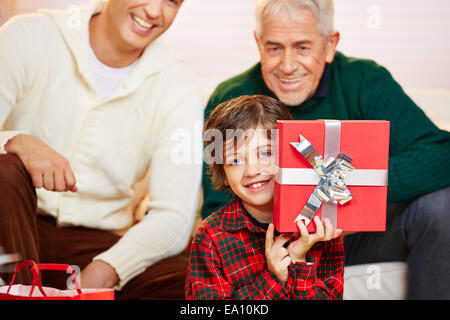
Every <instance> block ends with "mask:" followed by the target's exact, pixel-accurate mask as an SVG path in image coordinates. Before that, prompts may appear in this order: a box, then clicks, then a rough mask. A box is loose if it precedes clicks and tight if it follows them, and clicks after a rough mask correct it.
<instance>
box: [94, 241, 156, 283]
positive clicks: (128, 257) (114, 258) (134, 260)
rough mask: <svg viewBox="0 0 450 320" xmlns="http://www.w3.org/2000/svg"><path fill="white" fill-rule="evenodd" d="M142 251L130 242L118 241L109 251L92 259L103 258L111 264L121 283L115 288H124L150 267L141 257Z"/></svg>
mask: <svg viewBox="0 0 450 320" xmlns="http://www.w3.org/2000/svg"><path fill="white" fill-rule="evenodd" d="M141 256H142V251H141V252H138V250H136V249H134V248H130V246H129V244H126V245H124V244H122V243H121V241H120V240H119V242H117V243H116V244H115V245H114V246H112V247H111V248H110V249H108V250H107V251H105V252H103V253H101V254H99V255H97V256H95V257H94V258H93V259H92V261H95V260H102V261H104V262H106V263H108V264H109V265H111V266H112V267H113V268H114V270H115V271H116V273H117V275H118V277H119V279H120V280H119V283H118V284H117V285H116V286H115V287H114V290H122V288H123V287H124V286H125V285H126V284H127V283H128V281H130V280H131V279H133V278H135V277H136V276H137V275H139V274H141V273H142V272H144V271H145V269H146V268H147V267H148V266H147V265H146V264H145V261H144V260H142V259H140V258H139V257H141Z"/></svg>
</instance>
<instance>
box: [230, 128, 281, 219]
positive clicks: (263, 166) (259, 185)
mask: <svg viewBox="0 0 450 320" xmlns="http://www.w3.org/2000/svg"><path fill="white" fill-rule="evenodd" d="M268 130H270V129H268ZM245 137H246V139H245V141H242V142H240V143H238V144H237V145H234V144H233V145H232V143H233V142H232V141H227V145H226V147H225V150H227V151H226V154H225V159H226V161H225V165H224V171H225V175H226V184H227V185H229V186H230V188H231V190H232V191H233V192H234V193H235V194H236V195H237V196H238V197H239V198H240V199H241V201H242V204H243V206H244V208H245V209H246V210H247V211H248V212H249V213H250V214H251V215H252V216H254V217H255V218H256V219H257V220H259V221H260V222H271V221H272V214H273V191H274V176H275V170H276V169H275V168H276V167H275V154H274V153H275V146H274V142H273V143H272V141H271V139H268V137H267V129H264V128H258V129H256V130H255V129H249V130H247V131H246V134H245ZM272 150H273V151H272ZM272 152H273V154H272Z"/></svg>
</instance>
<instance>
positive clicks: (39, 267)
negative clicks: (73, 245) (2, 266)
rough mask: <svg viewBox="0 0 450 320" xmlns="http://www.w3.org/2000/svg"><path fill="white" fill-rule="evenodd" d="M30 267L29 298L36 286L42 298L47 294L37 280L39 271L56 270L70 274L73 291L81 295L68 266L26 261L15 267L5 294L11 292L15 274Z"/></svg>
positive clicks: (73, 272) (71, 270) (72, 271)
mask: <svg viewBox="0 0 450 320" xmlns="http://www.w3.org/2000/svg"><path fill="white" fill-rule="evenodd" d="M26 267H31V273H32V275H33V282H32V284H31V285H32V287H31V290H30V294H29V297H31V295H32V294H33V291H34V288H35V287H36V286H37V287H38V288H39V291H40V292H41V293H42V295H43V296H44V297H47V294H46V293H45V291H44V289H43V288H42V282H41V279H40V278H39V271H40V270H56V271H66V272H70V273H71V274H72V277H73V284H74V285H75V289H76V290H77V292H78V294H82V291H81V286H80V284H79V282H78V280H77V277H76V274H75V271H74V270H73V268H72V267H71V266H70V265H68V264H57V263H40V264H36V263H35V262H34V261H33V260H27V261H24V262H22V263H19V264H18V265H16V269H15V271H14V275H13V277H12V279H11V283H10V284H9V287H8V290H7V291H6V293H7V294H9V291H10V290H11V287H12V285H13V284H14V280H15V279H16V274H17V272H18V271H20V270H22V269H24V268H26Z"/></svg>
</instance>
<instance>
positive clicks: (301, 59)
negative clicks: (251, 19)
mask: <svg viewBox="0 0 450 320" xmlns="http://www.w3.org/2000/svg"><path fill="white" fill-rule="evenodd" d="M294 16H295V17H296V18H295V20H293V19H291V18H288V17H286V15H284V14H283V13H278V15H276V16H272V17H270V16H265V17H264V18H263V21H262V34H261V36H260V37H258V36H257V35H256V34H255V38H256V41H257V44H258V48H259V53H260V57H261V71H262V75H263V78H264V82H265V83H266V85H267V87H268V88H269V89H270V90H271V91H272V92H273V93H275V95H276V96H277V97H278V99H279V100H280V101H281V102H283V103H284V104H286V105H288V106H296V105H299V104H301V103H303V102H304V101H305V100H307V99H309V98H311V97H312V96H313V95H314V93H315V92H316V90H317V87H318V85H319V82H320V79H321V77H322V73H323V70H324V68H325V64H326V63H331V62H332V61H333V59H334V54H335V49H336V45H337V42H338V40H339V34H338V33H337V32H334V33H333V34H332V35H330V36H329V38H328V39H327V41H326V40H325V37H324V36H323V35H322V34H321V33H320V31H319V27H318V21H317V18H316V16H315V15H314V13H313V12H312V11H311V10H309V9H307V8H301V9H297V10H296V12H295V14H294Z"/></svg>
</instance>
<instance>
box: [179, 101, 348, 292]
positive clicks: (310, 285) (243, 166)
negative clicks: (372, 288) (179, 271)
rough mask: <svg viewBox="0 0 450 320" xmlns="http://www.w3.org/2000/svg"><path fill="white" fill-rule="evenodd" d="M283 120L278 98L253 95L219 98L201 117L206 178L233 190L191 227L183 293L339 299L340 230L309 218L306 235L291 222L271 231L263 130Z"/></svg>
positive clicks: (268, 156)
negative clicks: (287, 229)
mask: <svg viewBox="0 0 450 320" xmlns="http://www.w3.org/2000/svg"><path fill="white" fill-rule="evenodd" d="M289 119H291V116H290V113H289V110H288V109H287V108H286V107H285V106H284V105H282V104H281V103H280V102H278V101H276V100H274V99H272V98H270V97H267V96H262V95H257V96H241V97H238V98H235V99H232V100H228V101H226V102H223V103H222V104H220V105H219V106H217V107H216V108H215V109H214V111H213V112H212V113H211V115H210V117H209V119H208V120H207V122H206V124H205V144H206V149H205V150H212V152H211V156H212V157H214V159H213V161H212V162H211V164H210V173H211V174H212V181H213V183H214V185H215V187H216V189H218V190H221V191H224V190H227V189H231V191H232V192H233V194H234V195H235V196H234V198H233V199H232V200H231V201H230V202H229V203H228V205H227V206H225V207H223V208H222V209H220V210H219V211H217V212H215V213H213V214H212V215H210V216H209V217H208V218H207V219H205V220H204V221H203V222H202V223H201V225H200V226H199V229H198V232H197V234H196V235H195V237H194V240H193V242H192V246H191V253H190V265H189V269H188V273H187V277H186V284H185V290H186V298H187V299H342V292H343V265H344V248H343V244H342V238H341V237H340V234H341V232H342V230H339V229H337V230H334V228H333V226H332V225H331V223H330V221H329V220H327V219H326V220H325V221H321V220H320V219H319V218H317V217H316V218H314V223H315V224H316V227H317V231H316V233H314V234H309V233H308V231H307V230H306V227H305V225H304V224H303V222H299V223H298V228H299V231H300V232H299V233H297V234H292V235H289V234H275V236H274V233H275V232H276V231H275V230H274V226H273V224H272V223H271V222H272V216H273V190H274V177H275V174H276V166H275V163H274V158H275V138H272V137H271V134H269V133H271V132H273V131H274V130H272V129H274V128H275V124H276V121H277V120H289ZM230 129H231V130H230ZM236 132H238V134H236ZM211 133H214V140H213V139H209V138H208V135H210V134H211ZM231 133H232V135H231ZM211 140H213V141H211ZM223 141H224V142H223ZM211 147H213V148H211ZM222 150H223V151H222ZM222 156H223V157H222ZM222 158H223V160H224V161H222Z"/></svg>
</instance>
